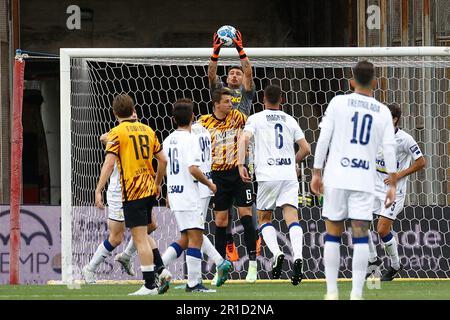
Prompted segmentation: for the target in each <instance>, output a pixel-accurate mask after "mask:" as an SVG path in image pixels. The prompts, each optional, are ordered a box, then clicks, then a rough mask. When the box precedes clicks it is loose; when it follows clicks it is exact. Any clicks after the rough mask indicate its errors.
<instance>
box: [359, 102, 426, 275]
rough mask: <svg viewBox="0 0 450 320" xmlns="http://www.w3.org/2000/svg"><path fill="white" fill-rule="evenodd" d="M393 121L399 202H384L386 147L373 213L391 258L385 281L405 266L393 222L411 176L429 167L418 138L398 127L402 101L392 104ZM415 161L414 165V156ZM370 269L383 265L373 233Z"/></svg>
mask: <svg viewBox="0 0 450 320" xmlns="http://www.w3.org/2000/svg"><path fill="white" fill-rule="evenodd" d="M388 107H389V110H390V111H391V115H392V121H393V124H394V127H395V143H396V158H397V170H398V172H397V196H396V199H395V202H394V203H393V204H392V206H391V207H390V208H389V209H386V208H384V206H383V195H384V194H386V190H387V189H388V188H389V184H390V180H389V177H388V176H387V173H386V165H385V161H384V158H383V152H382V150H379V152H378V155H377V160H376V162H377V176H376V182H375V203H374V207H373V214H374V215H378V216H379V219H378V223H377V229H376V230H377V233H378V234H379V236H380V239H381V241H382V242H383V243H384V249H385V250H386V253H387V255H388V256H389V258H390V262H391V263H390V266H389V268H388V269H387V271H386V272H385V273H383V275H382V276H381V281H391V280H392V279H394V277H395V276H396V275H397V274H398V272H399V271H400V270H401V269H402V266H401V265H400V258H399V256H398V250H397V240H396V238H395V237H394V235H393V234H392V232H391V229H392V225H393V223H394V221H395V219H396V218H397V216H398V214H399V213H400V212H402V210H403V206H404V203H405V196H406V183H407V182H408V176H409V175H411V174H413V173H414V172H416V171H419V170H420V169H423V168H424V167H425V158H424V157H423V154H422V152H421V151H420V148H419V146H418V145H417V142H416V141H415V140H414V138H413V137H411V136H410V135H409V134H407V133H406V132H405V131H403V130H402V129H400V128H399V127H398V124H399V121H400V117H401V114H402V111H401V109H400V107H399V106H398V105H389V106H388ZM412 159H413V160H414V163H413V164H412V165H411V160H412ZM369 250H370V253H369V271H368V274H367V276H370V275H371V274H372V273H373V271H375V270H374V269H376V268H377V267H378V266H381V264H382V263H383V261H382V260H381V259H380V258H378V257H377V250H376V247H375V245H374V243H373V240H372V237H369Z"/></svg>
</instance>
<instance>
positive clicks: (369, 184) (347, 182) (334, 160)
mask: <svg viewBox="0 0 450 320" xmlns="http://www.w3.org/2000/svg"><path fill="white" fill-rule="evenodd" d="M351 85H352V87H354V88H355V92H354V93H352V94H346V95H338V96H336V97H334V98H333V99H332V100H331V101H330V104H329V105H328V108H327V110H326V112H325V116H324V117H323V118H322V122H321V124H320V128H321V130H320V137H319V141H318V142H317V146H316V155H315V158H314V169H313V177H312V181H311V189H312V191H313V192H314V193H315V194H317V195H318V196H320V195H321V194H322V193H324V197H323V201H324V203H323V211H322V215H323V217H325V218H326V219H327V220H326V221H325V225H326V230H327V234H326V235H325V248H324V265H325V277H326V281H327V295H326V296H325V298H326V299H338V288H337V277H338V273H339V265H340V261H341V260H340V243H341V236H342V233H343V232H344V220H346V219H351V220H352V223H351V225H352V243H353V261H352V291H351V295H350V298H351V299H355V300H356V299H362V292H363V286H364V281H365V276H366V270H367V266H368V259H369V244H368V241H369V237H368V235H369V233H368V231H369V225H370V222H371V221H372V208H373V202H374V195H373V194H374V191H375V174H376V163H375V158H376V154H377V151H378V148H379V147H382V148H383V153H384V161H385V166H386V172H387V173H388V174H389V179H390V184H389V188H388V190H387V193H386V197H385V201H384V206H385V207H386V208H389V207H390V206H391V205H392V203H393V202H394V200H395V192H396V183H397V176H396V163H395V148H394V146H395V140H394V126H393V125H392V117H391V114H390V112H389V109H388V108H387V107H386V106H385V105H384V104H382V103H380V102H378V101H377V100H376V99H374V98H373V97H372V95H373V88H374V87H375V85H376V79H375V69H374V66H373V64H372V63H370V62H367V61H360V62H358V63H357V64H356V66H355V67H354V68H353V79H352V80H351ZM328 150H329V153H328V159H327V163H326V165H325V170H324V179H323V184H322V177H321V170H322V168H323V164H324V162H325V157H326V154H327V151H328ZM323 188H324V189H325V190H323Z"/></svg>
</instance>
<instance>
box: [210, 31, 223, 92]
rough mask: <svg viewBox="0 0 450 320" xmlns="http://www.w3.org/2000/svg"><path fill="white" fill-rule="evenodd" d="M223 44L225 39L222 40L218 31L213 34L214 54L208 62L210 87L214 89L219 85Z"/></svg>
mask: <svg viewBox="0 0 450 320" xmlns="http://www.w3.org/2000/svg"><path fill="white" fill-rule="evenodd" d="M222 45H223V41H222V40H220V38H219V36H218V35H217V33H216V32H214V36H213V54H212V55H211V59H210V60H209V64H208V80H209V88H210V89H214V88H215V87H216V86H217V61H218V60H219V53H220V48H221V47H222Z"/></svg>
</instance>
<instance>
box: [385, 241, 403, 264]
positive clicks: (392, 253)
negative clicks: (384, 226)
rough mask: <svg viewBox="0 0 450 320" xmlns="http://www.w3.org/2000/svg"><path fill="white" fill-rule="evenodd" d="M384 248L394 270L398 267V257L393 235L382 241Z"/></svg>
mask: <svg viewBox="0 0 450 320" xmlns="http://www.w3.org/2000/svg"><path fill="white" fill-rule="evenodd" d="M384 249H385V250H386V253H387V254H388V256H389V258H390V259H391V266H392V268H394V269H395V270H398V269H400V257H399V256H398V249H397V240H395V237H394V236H393V237H392V239H391V240H389V241H388V242H385V243H384Z"/></svg>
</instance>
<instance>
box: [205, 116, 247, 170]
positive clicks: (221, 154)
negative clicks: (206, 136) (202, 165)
mask: <svg viewBox="0 0 450 320" xmlns="http://www.w3.org/2000/svg"><path fill="white" fill-rule="evenodd" d="M246 121H247V116H246V115H244V114H243V113H242V112H240V111H238V110H236V109H233V110H231V112H230V113H229V114H228V115H227V116H226V117H225V118H224V119H218V118H217V117H216V116H215V115H214V114H208V115H204V116H201V117H200V119H199V120H198V122H199V123H200V124H201V125H202V126H203V127H205V128H206V129H208V131H209V133H210V134H211V148H212V170H213V171H224V170H230V169H233V168H235V167H237V149H238V139H239V135H240V133H241V132H242V129H243V128H244V125H245V122H246Z"/></svg>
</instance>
